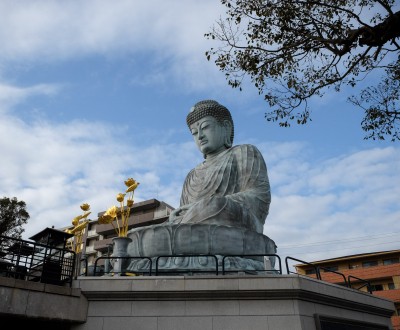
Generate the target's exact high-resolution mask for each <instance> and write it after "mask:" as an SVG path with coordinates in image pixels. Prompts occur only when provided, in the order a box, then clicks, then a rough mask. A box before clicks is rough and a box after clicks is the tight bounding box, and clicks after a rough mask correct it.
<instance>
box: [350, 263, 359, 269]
mask: <svg viewBox="0 0 400 330" xmlns="http://www.w3.org/2000/svg"><path fill="white" fill-rule="evenodd" d="M359 266H360V265H357V264H350V265H349V269H356V268H358V267H359Z"/></svg>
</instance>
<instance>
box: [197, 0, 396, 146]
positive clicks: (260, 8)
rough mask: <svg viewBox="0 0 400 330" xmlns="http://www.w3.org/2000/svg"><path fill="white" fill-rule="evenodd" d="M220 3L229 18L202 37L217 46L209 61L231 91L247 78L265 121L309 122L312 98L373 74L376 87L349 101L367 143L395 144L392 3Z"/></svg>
mask: <svg viewBox="0 0 400 330" xmlns="http://www.w3.org/2000/svg"><path fill="white" fill-rule="evenodd" d="M221 2H222V4H224V5H225V6H226V7H227V12H226V14H227V15H226V17H225V18H220V20H219V21H217V22H216V25H215V26H214V27H213V28H212V29H211V31H210V32H209V33H206V34H205V36H206V37H207V38H210V39H215V40H217V41H219V42H220V43H221V44H222V45H221V46H220V47H218V48H211V49H210V50H209V51H207V52H206V56H207V59H208V60H210V59H211V57H213V58H215V63H216V65H217V66H218V67H219V69H220V70H221V71H222V72H224V73H225V75H226V78H227V80H228V83H229V85H231V86H232V87H234V88H239V89H240V90H241V89H242V83H243V79H244V77H245V76H249V77H250V79H251V82H252V83H253V84H254V85H255V87H256V88H257V89H258V92H259V94H260V95H263V97H264V99H265V100H266V101H267V102H268V104H269V106H270V107H271V109H272V110H271V111H270V112H267V113H266V119H267V121H272V122H278V123H279V125H280V126H284V127H287V126H290V123H291V122H293V121H294V122H296V123H297V124H305V123H307V122H308V121H309V120H311V117H310V108H309V104H308V101H309V99H310V98H311V97H313V96H322V95H323V94H324V93H325V92H326V91H327V90H328V89H330V88H333V89H334V90H335V91H337V92H339V91H340V90H341V88H342V87H343V86H352V87H354V86H356V85H357V84H358V83H359V82H360V81H361V80H366V79H370V77H372V76H373V74H375V73H376V74H378V75H379V76H381V78H380V79H381V82H380V83H379V84H378V85H375V84H370V85H372V86H371V87H368V88H367V89H365V90H363V91H362V93H361V94H360V95H359V96H353V97H352V98H350V101H351V102H352V103H353V104H354V105H357V106H359V107H361V108H363V109H364V111H365V117H364V119H363V122H362V123H361V126H362V128H363V129H364V130H365V131H366V137H365V138H366V139H368V138H372V139H385V137H386V138H387V137H389V138H391V139H392V141H395V140H399V139H400V134H399V133H400V132H399V129H400V127H399V126H400V125H399V121H400V105H399V91H398V90H399V88H398V87H399V80H400V74H399V72H400V46H399V42H398V39H399V36H400V11H397V12H395V11H394V8H395V5H396V1H395V0H335V1H331V0H321V1H311V0H221ZM372 71H374V72H373V73H372ZM370 80H371V81H372V80H375V78H374V79H372V78H371V79H370Z"/></svg>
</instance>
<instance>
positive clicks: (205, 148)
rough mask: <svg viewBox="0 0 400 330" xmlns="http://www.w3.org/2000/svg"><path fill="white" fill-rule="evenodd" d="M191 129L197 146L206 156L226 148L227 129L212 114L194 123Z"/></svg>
mask: <svg viewBox="0 0 400 330" xmlns="http://www.w3.org/2000/svg"><path fill="white" fill-rule="evenodd" d="M190 131H191V133H192V136H193V138H194V141H195V142H196V145H197V147H198V148H199V149H200V151H201V152H202V153H203V154H204V156H205V157H206V156H208V155H215V154H218V153H220V152H221V151H223V150H225V149H226V147H225V143H224V142H225V140H226V134H227V132H226V129H225V127H224V126H223V125H221V124H219V123H218V121H217V120H216V119H215V118H214V117H212V116H206V117H204V118H202V119H200V120H198V121H196V122H194V123H193V124H192V125H190Z"/></svg>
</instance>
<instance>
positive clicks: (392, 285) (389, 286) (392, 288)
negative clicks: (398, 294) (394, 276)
mask: <svg viewBox="0 0 400 330" xmlns="http://www.w3.org/2000/svg"><path fill="white" fill-rule="evenodd" d="M388 288H389V290H394V289H396V287H395V286H394V283H393V282H392V283H388Z"/></svg>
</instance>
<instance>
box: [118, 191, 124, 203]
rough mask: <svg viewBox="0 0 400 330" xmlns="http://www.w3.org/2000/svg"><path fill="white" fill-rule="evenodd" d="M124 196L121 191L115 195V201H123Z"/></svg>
mask: <svg viewBox="0 0 400 330" xmlns="http://www.w3.org/2000/svg"><path fill="white" fill-rule="evenodd" d="M124 198H125V194H123V193H119V194H118V195H117V201H118V202H123V201H124Z"/></svg>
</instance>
